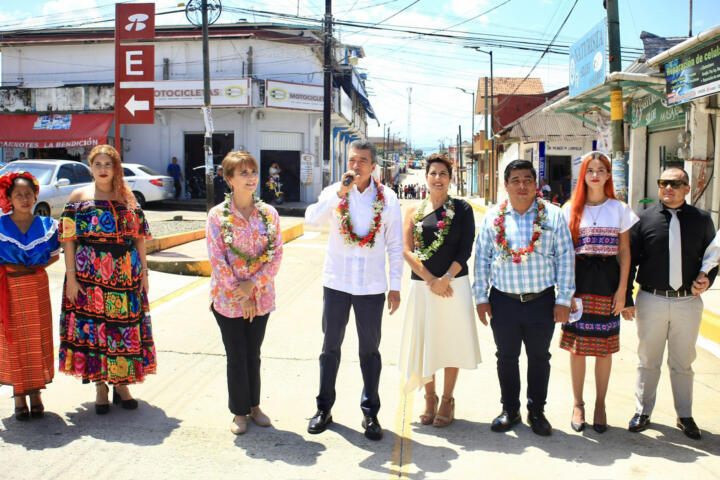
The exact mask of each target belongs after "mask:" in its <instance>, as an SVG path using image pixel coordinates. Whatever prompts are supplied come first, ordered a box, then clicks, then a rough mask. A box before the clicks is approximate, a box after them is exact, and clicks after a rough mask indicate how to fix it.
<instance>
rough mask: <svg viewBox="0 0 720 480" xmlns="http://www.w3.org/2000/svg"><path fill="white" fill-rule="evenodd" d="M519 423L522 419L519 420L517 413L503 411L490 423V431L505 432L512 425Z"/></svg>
mask: <svg viewBox="0 0 720 480" xmlns="http://www.w3.org/2000/svg"><path fill="white" fill-rule="evenodd" d="M521 421H522V419H521V418H520V413H519V412H512V413H510V412H508V411H507V410H503V411H502V413H501V414H500V415H498V416H497V417H495V419H494V420H493V421H492V425H490V430H492V431H493V432H507V431H508V430H510V429H511V428H512V427H513V425H517V424H518V423H520V422H521Z"/></svg>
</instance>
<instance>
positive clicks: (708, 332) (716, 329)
mask: <svg viewBox="0 0 720 480" xmlns="http://www.w3.org/2000/svg"><path fill="white" fill-rule="evenodd" d="M700 336H702V337H703V338H705V339H707V340H710V341H712V342H715V343H717V344H718V345H720V316H718V315H715V314H714V313H712V312H709V311H707V310H705V311H703V316H702V323H701V324H700Z"/></svg>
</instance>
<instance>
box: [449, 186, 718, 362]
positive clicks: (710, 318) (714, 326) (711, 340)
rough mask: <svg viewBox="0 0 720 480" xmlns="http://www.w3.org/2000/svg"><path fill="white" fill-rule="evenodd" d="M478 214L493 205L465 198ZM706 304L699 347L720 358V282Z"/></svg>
mask: <svg viewBox="0 0 720 480" xmlns="http://www.w3.org/2000/svg"><path fill="white" fill-rule="evenodd" d="M463 198H464V199H465V200H466V201H467V202H468V203H469V204H470V205H471V206H472V207H473V208H474V209H475V210H476V211H477V212H479V213H481V214H485V212H487V210H488V209H490V208H492V204H491V205H488V206H485V199H483V198H480V197H463ZM702 299H703V302H704V304H705V310H704V311H703V319H702V324H701V325H700V337H699V338H698V345H699V346H701V347H702V348H704V349H705V350H707V351H708V352H710V353H712V354H713V355H715V356H716V357H718V358H720V281H718V280H717V279H716V281H715V283H714V284H713V285H712V286H711V287H710V288H709V289H708V290H707V291H706V292H705V293H703V295H702Z"/></svg>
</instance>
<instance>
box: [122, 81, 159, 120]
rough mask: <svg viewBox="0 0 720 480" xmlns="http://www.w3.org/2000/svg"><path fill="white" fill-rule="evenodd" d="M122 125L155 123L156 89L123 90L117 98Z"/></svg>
mask: <svg viewBox="0 0 720 480" xmlns="http://www.w3.org/2000/svg"><path fill="white" fill-rule="evenodd" d="M115 109H116V110H117V112H118V119H119V122H120V123H124V124H129V123H134V124H139V123H146V124H152V123H155V89H154V88H121V89H119V90H118V94H117V97H116V98H115Z"/></svg>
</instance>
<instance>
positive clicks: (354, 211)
mask: <svg viewBox="0 0 720 480" xmlns="http://www.w3.org/2000/svg"><path fill="white" fill-rule="evenodd" d="M376 165H377V164H376V152H375V146H374V145H373V144H372V143H370V142H367V141H360V140H358V141H355V142H353V143H351V144H350V152H349V155H348V166H349V167H350V169H351V170H350V171H347V172H345V173H344V174H343V176H342V180H341V181H340V182H337V183H334V184H332V185H330V186H329V187H326V188H325V189H324V190H323V191H322V193H321V194H320V197H319V198H318V201H317V203H315V204H313V205H310V206H309V207H308V208H307V211H306V212H305V222H306V223H308V224H309V225H313V226H322V225H324V224H326V223H328V222H329V223H330V236H329V238H328V248H327V251H326V252H325V267H324V269H323V318H322V331H323V337H324V338H323V346H322V353H321V354H320V391H319V393H318V396H317V398H316V405H317V411H316V412H315V415H313V417H312V418H311V419H310V422H309V424H308V432H309V433H314V434H315V433H321V432H323V431H325V429H326V428H327V426H328V425H329V424H330V422H332V414H331V413H330V412H331V409H332V407H333V405H334V403H335V380H336V378H337V374H338V368H339V366H340V351H341V347H342V343H343V338H344V336H345V328H346V326H347V323H348V320H349V316H350V308H351V307H352V309H353V311H354V313H355V326H356V327H357V331H358V347H359V355H360V370H361V371H362V378H363V384H364V388H363V391H362V397H361V401H360V409H361V410H362V413H363V421H362V428H363V429H364V430H365V437H367V438H368V439H370V440H380V439H381V438H382V427H381V426H380V422H378V419H377V414H378V411H379V410H380V394H379V391H378V389H379V385H380V370H381V369H382V360H381V358H380V351H379V347H380V334H381V330H382V328H381V327H382V316H383V308H384V304H385V292H386V291H387V289H388V273H387V270H386V265H385V258H386V256H387V258H388V263H389V275H390V281H389V283H390V292H389V293H388V296H387V305H388V310H389V312H390V314H391V315H392V314H393V313H395V311H396V310H397V309H398V307H399V306H400V281H401V279H402V269H403V253H402V252H403V240H402V214H401V212H400V203H399V202H398V200H397V197H395V194H394V193H393V191H392V190H390V189H389V188H385V187H383V186H382V185H379V184H378V182H377V181H376V180H374V179H373V177H372V175H371V174H372V172H373V170H374V169H375V167H376ZM348 179H349V180H350V183H349V184H348V185H345V184H344V183H345V180H348Z"/></svg>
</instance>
